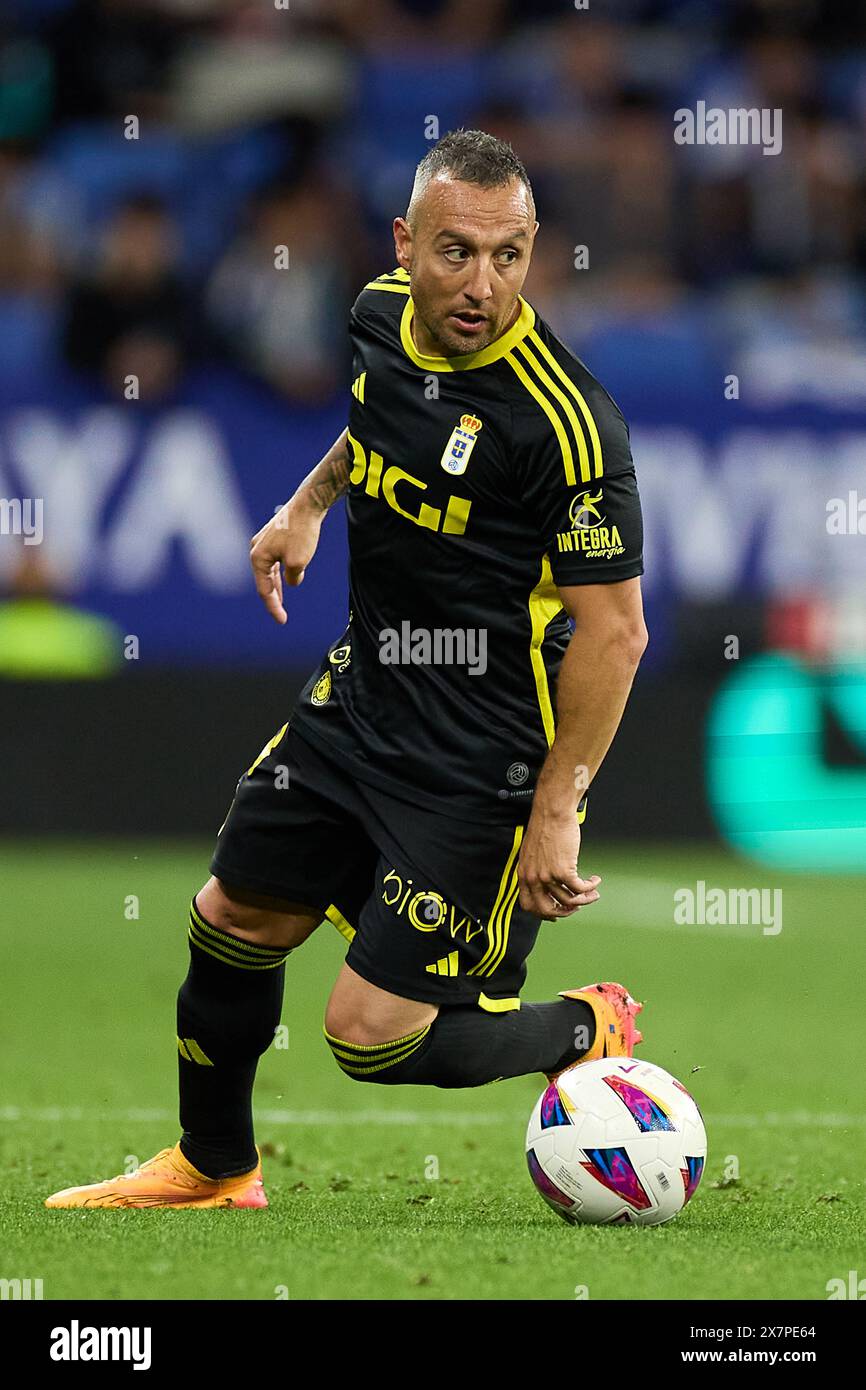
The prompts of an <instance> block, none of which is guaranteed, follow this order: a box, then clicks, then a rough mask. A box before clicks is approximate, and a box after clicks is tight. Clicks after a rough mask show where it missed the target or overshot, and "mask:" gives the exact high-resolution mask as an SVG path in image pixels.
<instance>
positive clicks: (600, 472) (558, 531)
mask: <svg viewBox="0 0 866 1390" xmlns="http://www.w3.org/2000/svg"><path fill="white" fill-rule="evenodd" d="M590 399H591V409H590V407H589V406H587V410H586V412H585V413H584V412H583V411H582V410H581V413H580V415H579V416H578V412H577V411H576V410H575V411H574V412H573V413H572V416H571V417H565V418H563V417H561V416H560V415H559V413H558V412H557V425H554V424H553V423H552V421H551V419H550V418H548V417H545V416H542V415H541V414H540V413H539V414H538V415H536V416H534V417H531V419H530V420H529V421H528V422H527V421H526V420H525V421H524V428H525V433H524V434H523V442H522V447H521V448H520V456H521V458H520V466H519V477H520V486H519V495H520V500H521V503H522V505H523V506H524V507H525V508H526V509H527V512H528V514H529V516H530V517H531V518H532V519H533V520H534V522H535V525H536V527H537V529H538V533H539V537H540V540H541V545H542V550H543V553H544V554H546V555H547V556H548V557H549V559H550V569H551V574H552V576H553V580H554V583H555V584H558V585H564V584H610V583H615V582H617V581H620V580H623V579H634V578H635V577H636V576H637V575H640V574H643V569H644V566H643V519H642V516H641V505H640V496H639V494H638V488H637V479H636V477H635V469H634V462H633V460H632V456H631V446H630V443H629V434H628V426H627V424H626V422H625V420H624V418H623V416H622V414H621V413H620V411H619V409H618V408H617V406H616V405H614V403H613V401H611V399H610V397H609V396H607V394H606V393H605V392H603V391H602V390H601V389H600V388H599V389H598V390H597V391H596V392H594V393H593V396H592V397H591V398H590ZM527 423H528V424H529V428H528V430H526V424H527ZM575 424H576V429H575ZM577 430H579V431H580V435H581V439H580V441H579V438H578V434H577ZM515 433H516V435H517V439H518V441H519V440H520V432H519V431H518V430H516V431H515ZM581 445H582V447H581ZM587 475H588V476H587Z"/></svg>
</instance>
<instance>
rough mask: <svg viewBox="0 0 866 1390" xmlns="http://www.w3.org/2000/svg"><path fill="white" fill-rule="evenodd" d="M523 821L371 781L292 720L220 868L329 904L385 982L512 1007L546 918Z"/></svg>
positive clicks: (255, 771) (261, 771) (353, 950)
mask: <svg viewBox="0 0 866 1390" xmlns="http://www.w3.org/2000/svg"><path fill="white" fill-rule="evenodd" d="M524 829H525V826H524V825H521V824H517V825H509V824H507V823H505V824H502V823H494V822H487V823H485V822H484V820H483V819H481V818H479V821H478V824H477V825H472V824H469V823H467V822H466V821H465V820H464V821H456V820H450V819H449V818H448V817H447V816H445V815H441V814H440V813H439V812H437V811H431V810H429V809H427V808H425V807H419V806H417V805H415V804H414V803H412V802H411V801H408V800H402V799H400V798H398V797H395V796H392V795H390V794H389V793H386V792H383V791H381V790H379V789H378V788H375V787H372V786H368V785H367V784H366V783H362V782H360V781H358V780H356V779H355V778H353V777H351V776H350V775H349V774H348V773H347V772H346V771H345V770H344V769H343V768H342V767H341V766H340V764H339V762H337V761H336V760H332V759H330V758H327V757H325V756H324V755H323V754H322V753H321V752H320V751H319V750H318V748H313V747H312V745H311V744H309V743H307V742H305V741H304V740H303V739H302V738H301V736H300V735H299V734H298V733H297V732H295V731H294V730H292V729H291V727H290V726H288V725H287V726H285V727H284V728H282V729H281V730H280V731H279V733H278V734H277V735H276V736H275V738H274V739H273V740H272V741H271V742H270V743H269V744H268V745H267V746H266V747H265V748H264V749H263V750H262V753H261V754H260V755H259V757H258V759H257V760H256V762H255V763H253V765H252V767H251V768H250V769H249V770H248V771H247V772H246V773H244V775H243V776H242V777H241V779H240V781H239V782H238V786H237V792H236V794H235V798H234V801H233V802H232V805H231V808H230V810H229V813H228V816H227V818H226V821H225V824H224V825H223V827H222V829H221V830H220V833H219V837H218V839H217V843H216V849H215V851H214V856H213V860H212V863H211V873H213V874H214V875H215V876H216V877H217V878H219V879H220V880H222V882H224V883H225V884H227V885H229V886H234V887H237V888H246V889H248V890H250V891H252V892H255V893H262V894H266V895H270V896H273V897H277V898H282V899H285V900H287V901H289V902H292V903H299V904H304V905H306V906H309V907H313V908H315V909H316V910H317V911H318V912H321V914H322V917H323V918H327V919H328V920H329V921H330V922H332V923H333V924H334V926H335V927H337V929H338V930H339V931H340V932H341V933H342V934H343V936H344V937H345V938H346V940H347V941H348V942H349V950H348V953H347V955H346V961H347V962H348V964H349V965H350V966H351V967H352V969H353V970H355V971H357V973H358V974H359V975H361V976H363V978H364V979H365V980H369V981H370V982H371V983H372V984H374V985H378V986H379V987H380V988H381V989H386V990H389V991H390V992H391V993H392V994H399V995H401V996H402V997H404V998H407V999H419V1000H422V1001H424V1002H426V1003H431V1004H467V1003H472V1004H477V1005H479V1006H480V1007H481V1008H484V1009H488V1010H491V1011H493V1012H504V1011H507V1010H509V1009H514V1008H517V1007H519V999H518V996H519V993H520V989H521V986H522V985H523V982H524V980H525V978H526V964H525V962H526V958H527V956H528V955H529V952H530V951H531V950H532V947H533V945H534V944H535V938H536V936H537V934H538V929H539V925H540V919H539V918H538V917H534V916H532V915H531V914H530V913H528V912H524V911H523V910H522V909H521V907H520V905H519V903H518V901H517V896H518V885H517V858H518V854H519V851H520V845H521V841H522V839H523V834H524Z"/></svg>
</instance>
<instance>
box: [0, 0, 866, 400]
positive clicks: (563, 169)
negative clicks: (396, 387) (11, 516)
mask: <svg viewBox="0 0 866 1390" xmlns="http://www.w3.org/2000/svg"><path fill="white" fill-rule="evenodd" d="M701 100H702V101H705V102H706V103H707V105H708V106H718V107H722V108H725V109H727V108H731V107H758V108H764V107H766V108H771V109H775V108H781V110H782V112H783V148H782V153H781V154H779V155H776V156H767V155H764V154H763V153H762V150H761V148H760V147H758V146H755V145H730V146H724V147H721V146H715V147H711V146H708V145H703V146H701V145H692V146H679V145H677V144H676V143H675V141H674V139H673V129H674V115H673V113H674V112H675V111H676V110H677V109H678V108H681V107H691V108H694V107H695V104H696V102H698V101H701ZM457 126H481V127H482V128H484V129H486V130H490V131H492V132H494V133H495V134H498V135H501V136H503V137H504V138H506V139H508V140H510V141H511V142H512V144H513V145H514V147H515V149H516V150H517V151H518V152H519V154H520V155H521V156H522V158H523V159H524V161H525V163H526V165H527V167H528V169H529V172H530V176H531V178H532V181H533V184H534V187H535V193H536V201H537V204H538V210H539V217H540V220H541V223H542V233H541V240H540V241H539V243H538V249H537V253H536V259H535V263H534V266H533V269H532V272H531V278H530V281H529V282H528V285H527V294H528V296H529V297H530V298H531V299H532V301H533V302H534V303H535V304H536V306H537V307H538V309H539V310H540V311H541V312H542V313H543V314H544V315H545V316H546V317H548V318H549V320H550V321H551V323H552V324H553V326H554V327H555V328H556V330H557V331H558V332H560V334H561V335H562V336H563V337H564V338H565V339H566V340H567V341H568V342H569V343H570V344H571V345H572V346H573V347H575V348H576V349H577V350H578V351H579V352H580V353H581V354H582V355H584V356H586V357H587V358H588V360H589V361H590V363H591V365H592V366H593V369H594V370H596V371H597V372H598V373H599V375H601V376H602V378H603V379H604V371H605V363H606V362H607V361H610V362H616V363H620V364H621V363H622V362H623V360H627V361H628V363H629V368H630V370H631V371H632V372H635V373H637V374H638V375H639V377H640V380H641V381H642V382H644V383H645V384H646V388H647V389H648V390H650V389H653V388H654V387H655V385H656V384H657V383H658V382H660V381H665V382H666V383H668V384H669V383H670V381H671V379H672V377H671V374H672V373H673V374H675V376H674V378H673V379H675V380H676V381H677V383H678V385H679V386H680V387H681V388H682V389H687V388H688V387H689V385H690V383H691V384H695V385H699V384H700V381H701V380H702V378H703V377H704V376H705V375H706V374H707V373H715V372H716V369H717V367H718V366H719V364H721V366H722V367H723V368H724V365H725V363H726V362H730V361H731V360H732V354H733V353H734V352H736V353H738V354H740V355H741V356H742V354H743V353H745V354H752V355H753V357H752V360H756V361H760V360H761V355H762V354H767V355H768V356H772V355H773V354H774V353H778V352H779V351H782V350H784V351H790V350H791V349H792V348H793V349H794V350H797V351H799V352H801V353H807V354H808V360H809V362H810V363H812V364H814V370H815V371H816V372H817V373H818V374H819V375H820V373H821V372H825V373H828V374H830V375H833V374H835V373H841V374H842V376H843V377H844V376H845V374H846V371H851V370H854V369H855V367H856V364H858V363H861V362H862V360H863V350H864V346H866V343H864V339H866V328H864V325H866V315H864V300H866V295H864V287H866V164H864V149H866V7H864V6H861V5H856V4H852V5H843V4H839V3H833V0H750V2H749V3H736V2H735V0H590V3H589V5H588V7H585V8H578V6H577V5H575V4H574V3H573V0H5V8H4V9H3V11H2V17H0V383H2V384H4V385H5V387H6V388H7V389H11V390H13V391H15V390H26V389H27V387H28V384H29V383H32V382H33V381H34V380H38V379H45V375H46V373H57V372H68V373H73V374H84V375H85V376H87V377H88V378H89V379H91V380H93V381H98V382H100V383H101V388H102V389H103V390H105V391H108V392H110V393H114V394H122V393H123V391H124V389H125V383H126V382H127V381H128V378H129V374H130V372H134V373H135V374H136V376H137V378H138V380H139V388H138V389H139V390H140V392H141V395H142V396H143V397H147V398H149V399H165V398H166V397H168V396H170V395H171V393H172V392H173V391H174V390H176V389H177V388H178V386H179V384H181V383H182V382H183V381H184V379H185V376H186V374H187V373H188V372H190V371H192V370H195V369H197V368H199V367H200V366H201V365H202V364H203V363H207V362H210V361H219V362H224V363H230V364H232V366H233V367H234V368H235V369H236V370H238V371H239V372H242V373H246V374H249V375H250V376H252V377H253V378H255V379H257V380H261V381H265V382H267V383H268V384H269V385H270V387H272V388H273V389H274V390H275V391H277V392H278V393H280V394H281V395H282V396H283V397H285V398H287V399H288V400H289V401H291V402H296V403H298V404H302V403H312V404H317V403H321V402H323V401H327V400H329V399H330V398H332V397H333V395H334V394H335V392H338V391H342V390H345V385H346V370H347V364H346V362H345V357H344V354H345V351H346V343H345V321H346V312H347V308H348V305H349V304H350V303H351V301H352V299H353V298H354V295H355V294H356V293H357V291H358V289H359V288H360V287H361V285H363V283H364V281H365V280H366V279H367V278H369V276H370V275H371V274H374V273H377V272H378V271H380V270H382V269H384V268H388V267H390V266H391V265H392V264H393V248H392V242H391V234H390V226H391V219H392V218H393V216H394V215H395V213H400V212H403V211H404V210H405V205H406V201H407V198H408V193H409V189H410V187H411V179H412V172H413V169H414V166H415V164H416V163H417V161H418V159H419V158H421V156H422V155H423V154H424V152H425V150H426V149H427V148H429V141H430V139H432V138H435V137H436V136H437V135H440V134H445V133H446V131H447V130H449V129H452V128H454V127H457ZM582 247H585V248H586V250H585V252H581V251H580V248H582ZM576 262H577V264H576ZM578 267H580V268H578Z"/></svg>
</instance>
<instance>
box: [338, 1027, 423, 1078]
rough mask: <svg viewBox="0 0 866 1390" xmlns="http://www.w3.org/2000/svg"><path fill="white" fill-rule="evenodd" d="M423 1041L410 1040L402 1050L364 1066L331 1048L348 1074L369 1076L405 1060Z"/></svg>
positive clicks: (417, 1039)
mask: <svg viewBox="0 0 866 1390" xmlns="http://www.w3.org/2000/svg"><path fill="white" fill-rule="evenodd" d="M428 1032H429V1028H425V1030H424V1033H425V1036H426V1034H427V1033H428ZM423 1041H424V1038H423V1037H420V1038H416V1039H415V1040H414V1041H413V1042H410V1043H409V1045H408V1046H407V1047H405V1048H403V1049H402V1051H400V1052H395V1053H392V1054H390V1055H389V1056H388V1057H387V1058H386V1059H385V1061H373V1060H372V1059H371V1062H370V1065H369V1066H366V1067H359V1066H356V1065H354V1063H353V1062H352V1060H351V1057H347V1059H346V1060H343V1058H342V1055H341V1053H340V1050H339V1049H338V1048H336V1047H333V1045H332V1050H333V1053H334V1056H335V1057H336V1059H337V1065H338V1066H339V1067H340V1068H341V1069H342V1070H343V1071H344V1072H346V1073H347V1074H348V1075H349V1076H369V1075H370V1073H371V1072H374V1071H385V1070H386V1068H387V1067H393V1066H396V1064H397V1063H398V1062H403V1061H405V1059H406V1058H407V1057H411V1055H412V1053H413V1052H416V1051H417V1050H418V1048H419V1047H420V1046H421V1044H422V1043H423Z"/></svg>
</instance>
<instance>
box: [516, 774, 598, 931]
mask: <svg viewBox="0 0 866 1390" xmlns="http://www.w3.org/2000/svg"><path fill="white" fill-rule="evenodd" d="M579 854H580V826H579V824H578V821H577V816H576V815H575V814H574V812H571V813H570V814H568V813H566V814H564V815H562V814H558V813H554V812H552V811H549V810H547V809H546V808H545V806H544V804H543V802H540V801H538V800H536V803H535V806H534V807H533V810H532V815H531V816H530V818H529V825H528V826H527V827H526V834H525V836H524V838H523V844H522V846H521V849H520V859H519V860H518V866H517V881H518V883H519V884H520V906H521V907H522V908H523V909H524V911H525V912H531V913H533V914H534V915H535V916H536V917H542V918H544V920H545V921H548V922H552V921H555V920H556V918H558V917H570V916H571V914H572V913H573V912H579V911H580V909H581V908H582V907H588V906H589V904H590V903H594V902H597V900H598V898H599V897H600V894H599V892H598V885H599V884H600V883H601V878H600V877H599V875H598V874H592V875H591V876H590V877H589V878H583V876H582V875H581V874H579V873H578V870H577V861H578V856H579Z"/></svg>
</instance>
